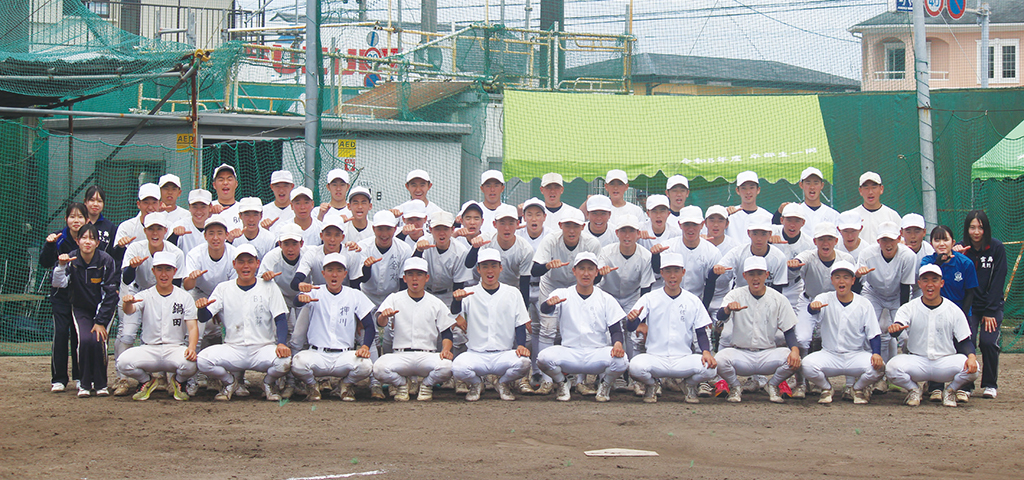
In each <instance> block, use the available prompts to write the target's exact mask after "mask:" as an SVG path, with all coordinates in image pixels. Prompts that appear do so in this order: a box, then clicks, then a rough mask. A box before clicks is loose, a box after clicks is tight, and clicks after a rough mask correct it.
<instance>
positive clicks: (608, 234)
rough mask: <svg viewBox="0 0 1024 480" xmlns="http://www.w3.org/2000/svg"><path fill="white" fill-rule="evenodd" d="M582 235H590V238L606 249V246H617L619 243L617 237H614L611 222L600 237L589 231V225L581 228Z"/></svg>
mask: <svg viewBox="0 0 1024 480" xmlns="http://www.w3.org/2000/svg"><path fill="white" fill-rule="evenodd" d="M583 234H584V235H590V236H591V237H594V238H596V239H597V241H598V243H600V244H601V246H602V247H607V246H608V245H617V244H618V243H619V237H618V236H616V235H615V230H613V229H612V225H611V222H609V225H608V226H607V227H605V230H604V232H603V233H601V234H600V235H598V234H596V233H594V232H592V231H590V224H589V223H588V224H587V225H586V226H585V227H583Z"/></svg>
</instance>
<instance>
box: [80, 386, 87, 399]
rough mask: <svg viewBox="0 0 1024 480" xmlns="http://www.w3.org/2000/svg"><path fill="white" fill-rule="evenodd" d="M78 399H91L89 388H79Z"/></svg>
mask: <svg viewBox="0 0 1024 480" xmlns="http://www.w3.org/2000/svg"><path fill="white" fill-rule="evenodd" d="M78 398H89V389H88V388H79V389H78Z"/></svg>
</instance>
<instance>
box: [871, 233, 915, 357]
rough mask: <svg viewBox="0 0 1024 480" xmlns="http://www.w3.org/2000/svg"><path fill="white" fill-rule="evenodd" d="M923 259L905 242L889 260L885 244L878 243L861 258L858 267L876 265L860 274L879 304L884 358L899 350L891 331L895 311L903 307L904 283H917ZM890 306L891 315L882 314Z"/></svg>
mask: <svg viewBox="0 0 1024 480" xmlns="http://www.w3.org/2000/svg"><path fill="white" fill-rule="evenodd" d="M919 266H920V263H918V261H917V255H915V254H914V252H912V251H911V250H910V249H909V248H907V247H906V246H905V245H897V249H896V255H895V256H893V258H892V260H889V261H886V260H885V258H884V257H882V248H881V247H880V246H878V244H875V246H873V247H871V248H867V249H865V250H863V251H862V252H861V254H860V257H859V258H858V259H857V268H858V269H859V268H860V267H867V268H874V269H875V270H874V271H873V272H870V273H868V274H867V275H864V276H863V277H861V278H860V281H861V282H862V283H863V285H864V286H863V289H862V290H861V294H862V295H864V298H866V299H867V300H868V301H869V302H871V305H872V306H874V308H875V316H876V317H877V318H878V322H879V327H880V328H881V329H882V358H883V359H884V360H886V361H888V360H889V359H890V358H892V356H893V355H895V354H896V340H895V339H893V338H892V337H891V336H890V335H889V332H888V328H889V325H890V324H892V316H893V312H895V311H896V310H897V309H899V308H900V287H901V285H913V284H914V280H915V278H916V277H917V270H918V267H919ZM884 310H887V311H888V312H887V313H888V315H884V316H883V315H882V312H883V311H884Z"/></svg>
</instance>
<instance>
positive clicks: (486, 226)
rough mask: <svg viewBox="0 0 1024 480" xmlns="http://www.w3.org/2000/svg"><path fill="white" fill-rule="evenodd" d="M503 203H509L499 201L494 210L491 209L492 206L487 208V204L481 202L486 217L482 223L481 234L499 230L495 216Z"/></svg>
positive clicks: (481, 208)
mask: <svg viewBox="0 0 1024 480" xmlns="http://www.w3.org/2000/svg"><path fill="white" fill-rule="evenodd" d="M503 205H507V204H506V203H504V202H502V203H499V204H498V206H497V207H494V210H491V209H490V208H487V205H484V203H483V202H480V210H481V211H482V212H483V219H484V223H483V224H482V225H480V233H481V234H490V233H494V232H497V231H498V230H497V229H496V228H495V227H494V216H495V215H496V214H497V212H498V209H499V208H501V207H502V206H503Z"/></svg>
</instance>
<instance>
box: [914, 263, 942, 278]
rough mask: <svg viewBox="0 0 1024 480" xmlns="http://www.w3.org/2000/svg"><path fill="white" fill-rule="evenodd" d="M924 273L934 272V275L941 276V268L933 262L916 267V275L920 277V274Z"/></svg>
mask: <svg viewBox="0 0 1024 480" xmlns="http://www.w3.org/2000/svg"><path fill="white" fill-rule="evenodd" d="M926 273H934V274H936V275H938V276H940V277H941V276H942V268H940V267H939V266H938V265H936V264H934V263H929V264H928V265H921V268H920V269H918V271H917V277H918V278H921V276H922V275H924V274H926Z"/></svg>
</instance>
